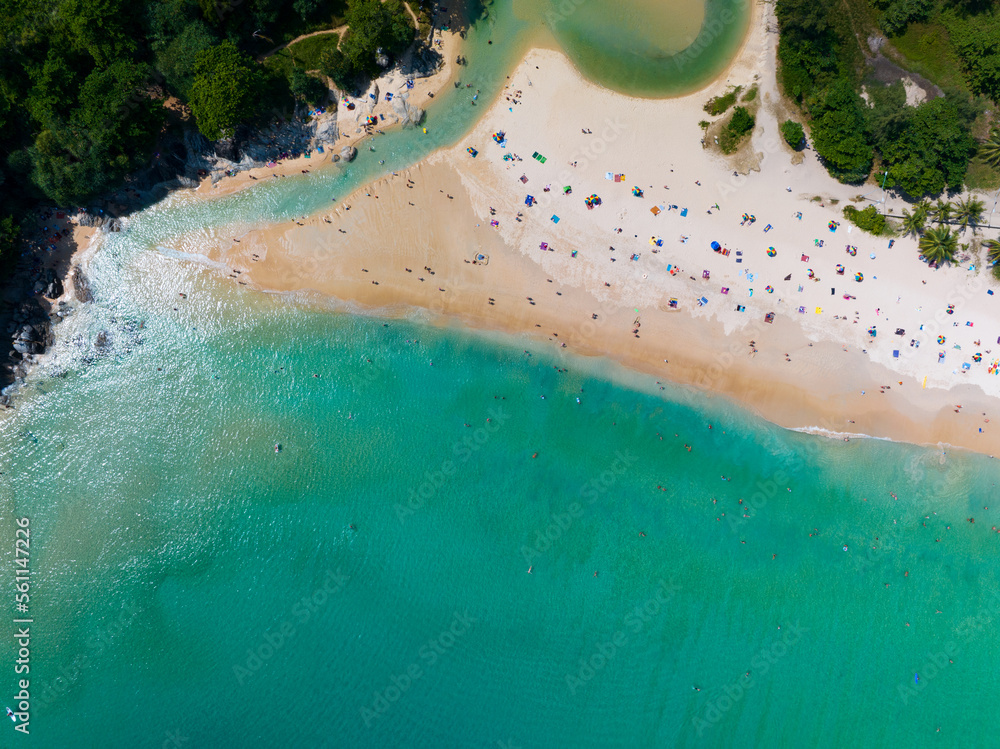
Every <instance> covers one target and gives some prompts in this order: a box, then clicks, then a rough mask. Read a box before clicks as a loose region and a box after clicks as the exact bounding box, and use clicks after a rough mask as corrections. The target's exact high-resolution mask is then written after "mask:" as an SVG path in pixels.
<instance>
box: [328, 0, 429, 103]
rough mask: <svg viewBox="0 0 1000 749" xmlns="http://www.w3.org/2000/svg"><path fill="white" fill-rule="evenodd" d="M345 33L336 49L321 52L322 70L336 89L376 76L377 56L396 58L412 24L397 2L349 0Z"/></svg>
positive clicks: (406, 42) (410, 34) (410, 37)
mask: <svg viewBox="0 0 1000 749" xmlns="http://www.w3.org/2000/svg"><path fill="white" fill-rule="evenodd" d="M346 19H347V24H348V26H347V33H346V34H345V36H344V38H343V40H341V42H340V47H339V48H338V49H330V50H327V51H326V52H324V54H323V59H322V64H321V68H320V69H321V70H322V72H323V73H324V74H325V75H328V76H330V77H331V78H332V79H333V81H334V83H336V84H337V86H338V87H339V88H349V87H350V85H351V83H352V82H353V80H354V79H355V78H358V77H373V76H376V75H378V73H379V65H378V62H377V61H376V56H377V54H378V53H379V52H381V53H383V54H385V55H386V56H387V57H392V56H394V55H398V54H400V53H401V52H403V51H404V50H406V48H407V47H408V46H409V45H410V43H411V42H412V41H413V37H414V27H413V21H412V19H411V18H410V14H409V13H407V11H406V7H405V6H404V5H403V3H402V2H400V0H385V2H380V0H348V5H347V16H346Z"/></svg>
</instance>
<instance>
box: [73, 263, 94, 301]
mask: <svg viewBox="0 0 1000 749" xmlns="http://www.w3.org/2000/svg"><path fill="white" fill-rule="evenodd" d="M70 280H71V281H72V282H73V293H75V294H76V298H77V299H79V300H80V301H81V302H92V301H93V300H94V295H93V294H91V293H90V284H89V283H88V282H87V277H86V276H85V275H83V271H82V270H80V266H79V265H78V266H76V267H75V268H73V273H72V274H71V275H70Z"/></svg>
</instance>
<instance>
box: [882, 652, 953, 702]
mask: <svg viewBox="0 0 1000 749" xmlns="http://www.w3.org/2000/svg"><path fill="white" fill-rule="evenodd" d="M961 652H962V648H961V647H959V645H958V643H956V642H955V641H953V640H949V641H948V642H946V643H945V645H944V650H939V651H937V652H936V653H932V652H930V651H928V652H927V655H926V657H925V659H924V662H923V664H922V665H921V666H920V670H919V671H917V672H916V673H915V674H914V675H913V683H912V684H910V683H907V682H902V683H900V684H899V685H898V686H897V687H896V692H897V693H898V694H899V699H900V700H902V702H903V704H904V705H907V704H909V702H910V699H911V698H912V697H916V696H917V695H918V694H921V693H922V692H923V691H924V689H926V688H927V684H928V683H929V682H930V681H931V680H932V679H933V678H934V677H935V676H937V675H938V674H939V673H941V672H942V671H944V670H945V669H946V668H948V666H950V665H951V664H952V662H953V661H952V658H953V657H954V656H956V655H958V654H959V653H961Z"/></svg>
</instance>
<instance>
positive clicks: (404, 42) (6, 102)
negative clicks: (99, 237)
mask: <svg viewBox="0 0 1000 749" xmlns="http://www.w3.org/2000/svg"><path fill="white" fill-rule="evenodd" d="M414 7H417V6H416V4H414ZM418 10H419V8H418ZM0 13H2V16H3V18H4V21H5V22H4V24H3V28H2V30H0V34H2V50H0V143H2V144H3V152H2V156H3V158H2V159H0V260H2V257H3V256H6V257H8V258H9V257H10V255H11V249H12V247H13V246H14V243H15V241H16V238H17V235H18V232H19V227H18V223H19V220H20V218H21V216H23V215H24V214H25V213H26V212H27V211H28V210H29V209H30V207H31V206H32V205H35V204H37V203H38V202H39V201H51V202H54V203H55V204H57V205H60V206H65V207H71V206H78V205H84V204H85V203H86V201H87V200H88V199H90V198H92V197H94V196H98V195H101V194H104V193H107V192H108V191H110V190H112V189H115V188H116V187H118V186H119V185H121V184H122V181H123V180H124V179H125V177H126V175H128V174H129V173H130V172H133V171H134V170H136V169H137V168H139V167H141V166H143V165H146V164H148V163H150V160H151V158H153V154H154V150H155V145H156V143H157V140H158V138H159V137H160V136H161V134H162V133H163V132H164V130H165V129H166V128H170V127H180V123H179V117H178V116H177V114H176V113H177V111H178V110H183V109H184V108H189V110H190V113H191V115H192V116H193V119H194V123H195V124H196V126H197V127H198V129H199V130H200V131H201V132H202V134H203V135H205V137H207V138H208V139H209V140H216V139H219V138H222V137H226V136H229V135H232V133H233V130H234V128H235V126H236V125H237V124H239V123H244V122H246V123H253V122H254V120H256V119H260V118H263V117H266V116H268V115H272V114H273V113H274V112H290V111H291V110H292V108H293V105H294V102H295V100H296V99H299V100H307V101H309V102H314V101H315V102H320V101H324V100H325V99H326V97H327V96H328V95H329V89H328V87H327V85H326V83H325V82H323V81H322V80H320V79H319V78H317V77H316V76H315V74H307V73H306V71H305V70H304V69H303V68H302V67H299V66H295V65H288V66H286V67H282V66H281V65H274V66H272V65H264V64H261V63H260V61H259V58H260V57H261V56H262V55H264V54H265V53H266V52H268V51H270V50H272V49H274V48H275V47H277V46H278V45H280V44H283V43H285V42H288V41H290V40H292V39H294V38H296V37H297V36H299V35H301V34H305V33H308V32H311V31H314V30H322V29H331V28H334V27H337V26H340V25H342V24H344V23H348V24H350V30H349V31H348V32H347V34H346V36H345V38H344V39H343V41H341V42H340V43H339V44H340V48H341V50H343V51H341V50H338V49H337V43H338V42H337V40H338V37H337V35H335V34H334V35H328V36H324V37H315V38H314V39H319V40H321V41H323V43H324V44H326V45H327V46H328V47H329V48H330V49H328V50H326V51H325V52H324V55H323V64H322V65H319V66H317V67H319V68H320V69H322V70H323V72H327V69H329V68H334V69H333V70H330V71H329V72H334V73H336V80H337V82H338V85H341V86H346V85H349V84H350V83H351V81H352V80H357V79H358V77H359V76H364V75H371V74H373V73H375V72H376V71H377V67H376V62H375V59H376V54H375V52H376V49H379V48H380V49H381V52H382V53H383V54H384V55H385V56H386V57H387V58H389V59H391V57H392V55H393V54H396V53H399V52H401V51H403V50H404V49H405V48H406V47H407V46H408V45H409V44H410V42H412V40H413V38H414V33H415V28H414V26H413V23H412V20H411V17H410V15H409V12H408V11H407V10H406V8H405V7H404V6H403V4H402V3H401V2H400V0H390V1H389V2H386V3H380V2H379V0H347V1H346V2H345V0H0ZM331 51H332V52H333V53H336V54H331ZM382 62H383V63H385V62H386V60H383V61H382ZM178 105H179V106H178Z"/></svg>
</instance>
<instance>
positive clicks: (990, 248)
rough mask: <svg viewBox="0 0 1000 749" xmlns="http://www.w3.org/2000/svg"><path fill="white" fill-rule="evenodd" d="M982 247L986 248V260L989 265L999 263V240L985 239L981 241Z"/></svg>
mask: <svg viewBox="0 0 1000 749" xmlns="http://www.w3.org/2000/svg"><path fill="white" fill-rule="evenodd" d="M983 247H985V248H986V259H987V260H988V261H989V263H990V265H996V264H997V263H1000V240H996V239H985V240H983Z"/></svg>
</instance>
